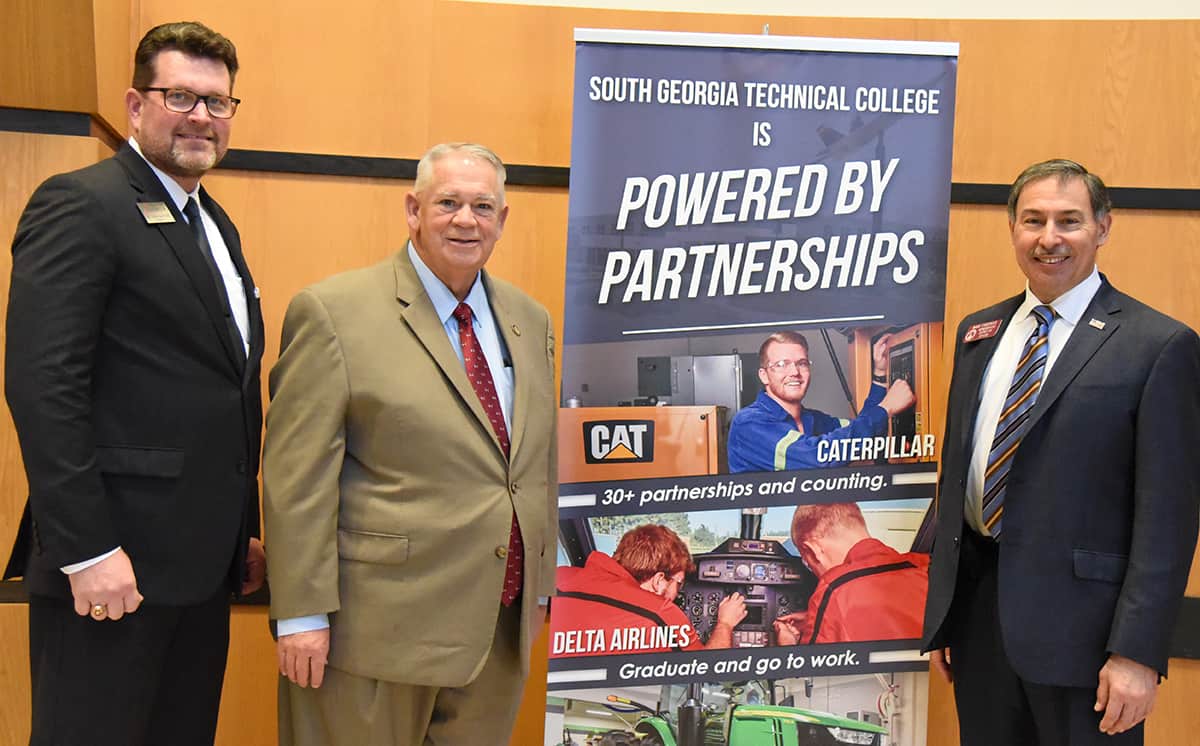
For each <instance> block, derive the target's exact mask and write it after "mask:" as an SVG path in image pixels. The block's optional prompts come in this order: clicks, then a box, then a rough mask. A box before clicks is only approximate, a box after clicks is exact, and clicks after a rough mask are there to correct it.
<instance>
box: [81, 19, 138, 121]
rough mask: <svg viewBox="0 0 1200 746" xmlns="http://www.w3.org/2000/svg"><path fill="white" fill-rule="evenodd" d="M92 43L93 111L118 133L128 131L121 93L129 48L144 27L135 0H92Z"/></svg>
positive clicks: (127, 77)
mask: <svg viewBox="0 0 1200 746" xmlns="http://www.w3.org/2000/svg"><path fill="white" fill-rule="evenodd" d="M91 5H92V15H93V34H94V39H95V47H96V57H95V60H96V65H95V77H96V82H95V86H96V90H97V91H98V92H99V93H98V95H97V98H96V106H95V111H96V113H98V114H99V116H100V117H101V119H103V120H104V121H106V122H108V124H109V125H110V126H111V127H112V128H113V130H114V131H116V132H119V133H121V135H122V136H124V135H127V134H128V131H129V130H128V123H127V121H126V115H125V97H124V96H123V95H122V93H123V92H124V91H125V89H126V88H128V87H129V83H130V82H131V80H132V77H133V50H134V49H135V48H136V47H137V43H138V41H139V40H140V39H141V38H142V35H143V34H144V33H145V31H146V29H144V28H142V27H141V25H140V24H141V21H140V18H139V17H138V16H137V13H136V12H135V10H134V9H135V7H136V6H137V0H92V3H91Z"/></svg>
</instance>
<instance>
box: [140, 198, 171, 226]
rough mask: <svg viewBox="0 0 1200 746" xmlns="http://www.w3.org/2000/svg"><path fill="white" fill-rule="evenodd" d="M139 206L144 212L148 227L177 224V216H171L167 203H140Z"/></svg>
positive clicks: (143, 215)
mask: <svg viewBox="0 0 1200 746" xmlns="http://www.w3.org/2000/svg"><path fill="white" fill-rule="evenodd" d="M137 206H138V209H139V210H141V211H142V218H143V219H144V220H145V221H146V225H158V224H160V223H174V222H175V216H174V215H172V214H171V210H170V208H168V207H167V205H166V203H165V202H138V203H137Z"/></svg>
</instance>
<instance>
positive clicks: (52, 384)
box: [5, 23, 265, 746]
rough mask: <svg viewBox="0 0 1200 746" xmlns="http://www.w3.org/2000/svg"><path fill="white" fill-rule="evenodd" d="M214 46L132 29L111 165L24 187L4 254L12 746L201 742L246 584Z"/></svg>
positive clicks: (193, 32) (225, 101)
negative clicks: (11, 496)
mask: <svg viewBox="0 0 1200 746" xmlns="http://www.w3.org/2000/svg"><path fill="white" fill-rule="evenodd" d="M237 67H238V65H237V53H236V51H235V50H234V47H233V44H232V43H231V42H230V41H229V40H228V39H226V38H225V37H223V36H221V35H220V34H217V33H215V32H214V31H212V30H211V29H208V28H207V27H205V26H202V25H200V24H197V23H172V24H165V25H163V26H159V27H156V28H154V29H151V30H150V31H149V32H148V33H147V34H146V36H145V37H144V38H143V39H142V41H141V43H140V44H139V46H138V49H137V51H136V53H135V57H134V74H133V84H132V86H131V87H130V88H129V90H128V91H126V93H125V103H126V109H127V113H128V115H129V124H130V131H131V137H130V139H129V142H128V143H126V144H125V145H123V146H122V147H121V149H120V150H119V151H118V152H117V153H116V155H114V156H113V157H112V158H110V159H108V160H106V161H103V162H101V163H98V164H95V165H93V166H89V167H87V168H84V169H81V170H79V171H74V172H72V173H67V174H59V175H58V176H54V177H52V178H50V179H49V180H47V181H46V182H45V183H44V184H42V185H41V186H40V187H39V188H38V189H37V191H36V192H35V193H34V195H33V197H32V198H31V199H30V201H29V205H28V206H27V207H26V209H25V212H24V214H23V215H22V216H21V220H20V223H19V225H18V226H17V232H16V236H15V238H14V240H13V270H12V288H11V292H10V295H9V305H8V319H7V331H8V337H7V346H6V355H7V357H6V366H5V393H6V395H7V399H8V403H9V407H10V409H11V410H12V415H13V421H14V422H15V424H16V428H17V435H18V437H19V439H20V443H21V455H22V457H23V459H24V463H25V471H26V474H27V476H28V480H29V501H28V503H27V505H26V508H25V515H24V517H23V519H22V522H21V525H20V528H19V530H18V531H19V532H18V535H17V541H16V545H15V546H14V548H13V553H12V557H11V559H10V561H9V565H8V567H7V569H6V571H5V577H11V576H18V575H19V576H24V578H25V586H26V588H27V589H28V591H29V595H30V602H29V633H30V634H29V637H30V663H31V674H32V700H33V727H32V737H31V739H30V743H31V744H35V745H40V744H70V745H71V746H74V745H75V744H85V743H86V744H91V745H93V746H94V745H96V744H113V745H114V746H115V745H118V744H119V745H120V746H131V745H137V744H171V745H172V746H181V745H183V746H187V745H189V744H211V743H212V742H213V737H214V734H215V731H216V722H217V707H218V704H219V702H220V698H221V683H222V680H223V675H224V670H225V659H226V652H227V649H228V640H229V601H230V595H231V593H238V592H242V593H245V592H250V591H253V590H254V589H256V588H257V587H258V586H259V585H260V584H261V583H262V579H263V568H264V566H265V560H264V557H263V551H262V545H261V543H260V542H259V540H258V539H257V538H255V537H257V536H258V531H259V526H258V486H257V479H256V476H257V473H258V454H259V440H260V431H261V428H262V402H261V394H260V384H259V367H260V360H261V358H262V351H263V325H262V314H261V311H260V309H259V303H258V293H257V291H256V290H255V287H254V281H253V279H252V278H251V277H250V271H249V269H248V268H247V266H246V262H245V259H244V258H243V256H242V250H241V243H240V241H239V238H238V232H237V230H236V229H235V228H234V226H233V223H232V222H230V220H229V217H228V216H227V215H226V214H225V212H224V211H223V210H222V209H221V208H220V206H219V205H217V203H216V202H214V201H213V200H212V198H211V197H209V196H208V194H207V192H205V190H204V189H203V188H201V187H200V178H201V176H203V174H204V173H206V172H207V171H208V170H209V169H211V168H212V167H213V166H214V165H216V163H217V161H219V160H220V159H221V156H223V155H224V153H225V150H226V148H227V147H228V144H229V130H230V124H231V118H232V117H233V115H234V113H235V111H236V110H237V104H238V101H237V99H235V98H233V97H232V96H231V94H232V91H233V79H234V75H235V74H236V73H237Z"/></svg>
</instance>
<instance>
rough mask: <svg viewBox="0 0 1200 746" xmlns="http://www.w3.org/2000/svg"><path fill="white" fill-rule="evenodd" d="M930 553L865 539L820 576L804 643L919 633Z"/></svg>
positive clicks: (917, 636) (905, 637)
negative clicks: (897, 549) (906, 551)
mask: <svg viewBox="0 0 1200 746" xmlns="http://www.w3.org/2000/svg"><path fill="white" fill-rule="evenodd" d="M928 590H929V555H928V554H922V553H920V552H908V553H907V554H900V553H899V552H897V551H896V550H895V549H892V548H891V547H889V546H888V545H886V544H884V543H883V542H881V541H879V540H878V539H863V540H862V541H860V542H858V543H857V544H855V545H854V546H853V547H851V548H850V551H849V552H848V553H847V554H846V560H845V562H843V563H842V564H840V565H838V566H837V567H835V568H833V569H832V570H830V571H829V572H827V573H825V574H824V575H822V576H821V580H820V582H819V583H817V588H816V590H814V591H813V594H812V597H810V598H809V600H808V614H807V616H806V618H805V620H804V634H802V635H801V638H800V641H801V642H802V643H805V644H809V645H811V644H814V643H825V642H864V641H868V640H908V639H914V640H915V639H920V637H921V631H922V630H921V627H922V624H923V623H924V619H925V595H926V593H927V592H928Z"/></svg>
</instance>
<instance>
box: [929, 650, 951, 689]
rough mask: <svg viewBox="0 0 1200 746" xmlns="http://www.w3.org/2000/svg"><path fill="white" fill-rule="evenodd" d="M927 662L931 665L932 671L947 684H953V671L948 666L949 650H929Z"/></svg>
mask: <svg viewBox="0 0 1200 746" xmlns="http://www.w3.org/2000/svg"><path fill="white" fill-rule="evenodd" d="M929 662H930V663H931V664H933V670H935V671H937V672H938V673H940V674H941V675H942V678H943V679H945V680H946V683H947V684H953V683H954V669H953V668H951V666H950V648H938V649H935V650H930V651H929Z"/></svg>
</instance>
